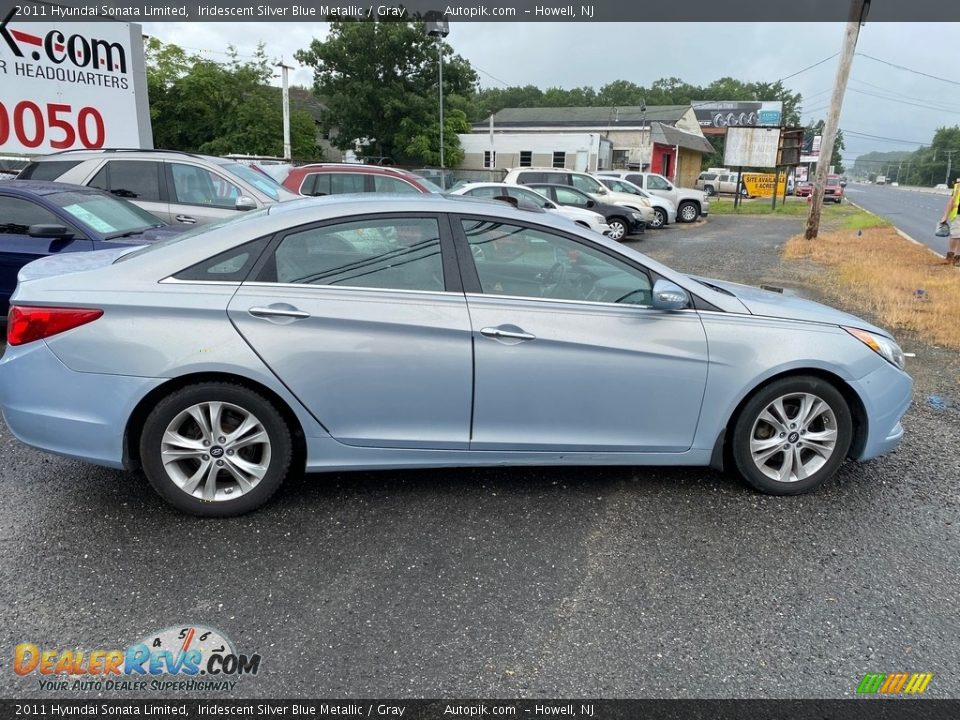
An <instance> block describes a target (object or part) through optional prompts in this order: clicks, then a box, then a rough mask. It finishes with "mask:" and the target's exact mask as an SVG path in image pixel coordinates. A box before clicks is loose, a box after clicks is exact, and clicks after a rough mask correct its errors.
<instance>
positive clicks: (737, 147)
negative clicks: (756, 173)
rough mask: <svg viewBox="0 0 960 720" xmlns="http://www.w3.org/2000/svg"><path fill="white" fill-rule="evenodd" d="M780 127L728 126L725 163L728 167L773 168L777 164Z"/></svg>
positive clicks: (724, 155)
mask: <svg viewBox="0 0 960 720" xmlns="http://www.w3.org/2000/svg"><path fill="white" fill-rule="evenodd" d="M779 151H780V128H760V127H732V128H727V142H726V144H725V146H724V152H723V164H724V165H726V166H727V167H731V168H732V167H758V168H772V167H776V166H777V156H778V155H779Z"/></svg>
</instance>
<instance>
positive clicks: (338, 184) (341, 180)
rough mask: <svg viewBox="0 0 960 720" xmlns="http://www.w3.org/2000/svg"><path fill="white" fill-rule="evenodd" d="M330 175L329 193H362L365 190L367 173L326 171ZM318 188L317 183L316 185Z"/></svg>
mask: <svg viewBox="0 0 960 720" xmlns="http://www.w3.org/2000/svg"><path fill="white" fill-rule="evenodd" d="M327 175H329V176H330V181H329V182H330V193H329V194H331V195H340V194H343V193H362V192H367V188H366V181H367V177H369V176H368V175H364V174H362V173H339V172H338V173H327ZM317 187H318V188H319V183H318V185H317Z"/></svg>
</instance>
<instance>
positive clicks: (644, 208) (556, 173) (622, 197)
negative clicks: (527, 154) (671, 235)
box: [503, 167, 656, 239]
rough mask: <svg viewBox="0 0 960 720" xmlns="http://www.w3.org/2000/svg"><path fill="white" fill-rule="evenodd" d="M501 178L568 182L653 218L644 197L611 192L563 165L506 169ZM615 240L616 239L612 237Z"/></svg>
mask: <svg viewBox="0 0 960 720" xmlns="http://www.w3.org/2000/svg"><path fill="white" fill-rule="evenodd" d="M503 181H504V182H505V183H507V184H510V185H531V184H534V183H543V184H547V185H569V186H570V187H575V188H576V189H577V190H581V191H583V192H585V193H587V194H588V195H590V197H592V198H593V199H594V200H596V201H597V202H603V203H612V204H614V205H623V206H624V207H626V208H629V209H630V210H633V211H635V212H638V213H640V214H641V215H642V216H643V221H644V222H645V223H646V224H647V225H651V224H653V223H654V222H655V221H656V213H654V211H653V206H652V205H651V204H650V201H649V200H647V199H646V198H641V197H638V196H636V195H630V194H627V193H619V192H614V191H613V190H610V189H608V188H607V187H606V186H605V185H604V184H603V183H601V182H600V181H599V180H597V179H596V178H595V177H593V175H588V174H587V173H583V172H577V171H576V170H567V169H566V168H543V167H520V168H513V169H512V170H510V171H509V172H507V176H506V177H505V178H504V179H503ZM615 239H619V238H615Z"/></svg>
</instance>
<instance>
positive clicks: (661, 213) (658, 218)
mask: <svg viewBox="0 0 960 720" xmlns="http://www.w3.org/2000/svg"><path fill="white" fill-rule="evenodd" d="M666 224H667V211H666V210H664V209H663V208H654V209H653V220H651V221H650V227H652V228H662V227H663V226H664V225H666Z"/></svg>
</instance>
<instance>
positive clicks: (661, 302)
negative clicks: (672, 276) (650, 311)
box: [653, 278, 690, 310]
mask: <svg viewBox="0 0 960 720" xmlns="http://www.w3.org/2000/svg"><path fill="white" fill-rule="evenodd" d="M689 304H690V294H689V293H688V292H687V291H686V290H684V289H683V288H682V287H680V286H679V285H677V284H676V283H672V282H670V281H669V280H664V279H663V278H661V279H660V280H657V282H656V283H655V284H654V286H653V307H654V308H656V309H657V310H682V309H683V308H685V307H687V305H689Z"/></svg>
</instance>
